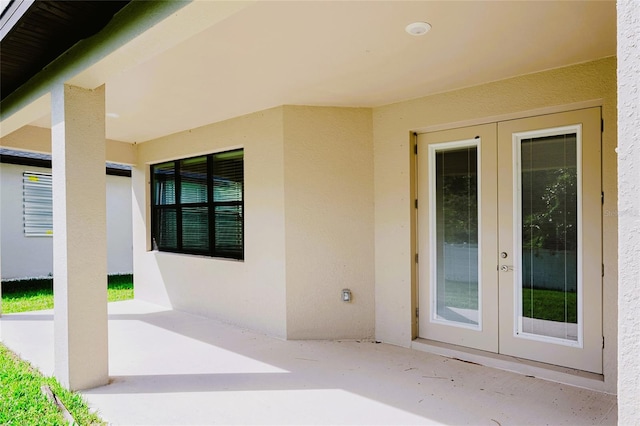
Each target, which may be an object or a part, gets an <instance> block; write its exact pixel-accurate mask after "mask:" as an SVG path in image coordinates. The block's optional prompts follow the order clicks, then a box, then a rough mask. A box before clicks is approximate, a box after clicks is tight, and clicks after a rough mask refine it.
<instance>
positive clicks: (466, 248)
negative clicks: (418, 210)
mask: <svg viewBox="0 0 640 426" xmlns="http://www.w3.org/2000/svg"><path fill="white" fill-rule="evenodd" d="M463 144H464V142H463ZM459 145H461V144H456V145H455V146H454V147H451V148H446V147H442V148H438V146H434V147H433V148H434V149H432V150H430V152H429V155H430V156H433V158H432V161H433V162H434V163H435V168H434V170H433V171H434V174H435V176H434V178H435V179H432V180H431V183H432V184H433V185H434V186H435V187H434V188H433V189H432V191H433V192H432V193H433V194H435V200H434V203H433V208H434V210H435V232H434V233H432V235H433V237H435V238H434V239H433V240H432V243H433V245H434V246H435V247H434V248H435V257H436V267H435V271H434V272H435V280H434V282H433V283H432V284H433V287H432V291H433V292H434V297H433V302H434V305H435V309H433V314H434V319H435V320H440V321H449V322H453V323H458V325H464V326H475V327H477V326H478V325H479V316H478V299H479V295H478V146H477V143H476V142H475V141H471V142H470V145H467V146H464V145H462V146H459Z"/></svg>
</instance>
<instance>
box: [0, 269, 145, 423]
mask: <svg viewBox="0 0 640 426" xmlns="http://www.w3.org/2000/svg"><path fill="white" fill-rule="evenodd" d="M107 297H108V300H109V302H116V301H119V300H127V299H133V279H132V277H131V275H112V276H109V284H108V288H107ZM42 309H53V283H52V280H51V279H38V280H23V281H9V282H3V283H2V312H3V313H5V314H11V313H16V312H27V311H40V310H42ZM0 424H1V423H0Z"/></svg>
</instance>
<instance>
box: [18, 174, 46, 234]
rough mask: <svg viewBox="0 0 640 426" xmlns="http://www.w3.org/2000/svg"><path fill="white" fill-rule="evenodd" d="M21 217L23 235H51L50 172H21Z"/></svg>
mask: <svg viewBox="0 0 640 426" xmlns="http://www.w3.org/2000/svg"><path fill="white" fill-rule="evenodd" d="M22 217H23V223H24V235H25V236H28V237H51V236H53V192H52V182H51V174H49V173H38V172H23V173H22Z"/></svg>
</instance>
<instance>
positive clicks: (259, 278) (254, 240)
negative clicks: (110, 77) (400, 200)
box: [133, 106, 374, 339]
mask: <svg viewBox="0 0 640 426" xmlns="http://www.w3.org/2000/svg"><path fill="white" fill-rule="evenodd" d="M237 147H242V148H244V155H245V157H244V170H245V259H244V261H242V262H237V261H232V260H224V259H215V258H210V257H203V256H190V255H181V254H173V253H160V252H154V251H150V245H149V231H148V228H149V227H148V226H147V224H148V221H149V214H148V203H149V191H148V183H149V176H148V168H149V164H152V163H157V162H161V161H165V160H169V159H176V158H184V157H190V156H194V155H198V154H202V153H209V152H215V151H221V150H228V149H233V148H237ZM137 151H138V162H139V163H138V166H137V167H135V168H134V172H133V187H134V191H133V193H134V196H133V197H134V202H133V205H134V213H133V214H134V218H133V228H134V253H135V254H134V272H135V282H136V297H137V298H140V299H143V300H148V301H152V302H155V303H160V304H163V305H167V306H172V307H174V308H175V309H180V310H185V311H189V312H195V313H198V314H203V315H207V316H210V317H214V318H220V319H223V320H225V321H227V322H231V323H234V324H239V325H242V326H246V327H250V328H253V329H258V330H261V331H264V332H266V333H269V334H273V335H276V336H280V337H283V338H289V339H302V338H305V339H309V338H316V339H320V338H366V337H372V336H373V324H374V312H373V309H374V299H373V294H374V278H373V235H374V233H373V223H374V222H373V154H372V132H371V110H370V109H358V108H322V107H299V106H284V107H279V108H274V109H270V110H267V111H263V112H259V113H255V114H251V115H248V116H244V117H240V118H236V119H232V120H228V121H224V122H221V123H216V124H211V125H208V126H204V127H201V128H198V129H193V130H190V131H186V132H182V133H178V134H175V135H171V136H167V137H164V138H160V139H157V140H153V141H149V142H145V143H143V144H139V145H137ZM343 288H350V289H351V290H352V292H353V296H354V297H353V302H352V303H344V302H342V301H341V299H340V295H341V290H342V289H343Z"/></svg>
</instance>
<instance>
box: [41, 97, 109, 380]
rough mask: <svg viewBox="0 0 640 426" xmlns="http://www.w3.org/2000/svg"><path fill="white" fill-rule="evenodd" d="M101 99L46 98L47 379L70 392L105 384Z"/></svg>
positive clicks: (104, 269)
mask: <svg viewBox="0 0 640 426" xmlns="http://www.w3.org/2000/svg"><path fill="white" fill-rule="evenodd" d="M104 93H105V91H104V86H101V87H99V88H97V89H95V90H87V89H82V88H79V87H74V86H69V85H59V86H57V87H55V88H54V90H53V91H52V92H51V118H52V122H51V150H52V175H53V282H54V289H53V291H54V338H55V347H54V351H55V353H54V355H55V375H56V377H57V378H58V380H59V381H60V382H61V383H62V384H63V385H64V386H66V387H68V388H69V389H72V390H79V389H87V388H92V387H96V386H101V385H105V384H107V381H108V379H109V357H108V335H107V331H108V330H107V232H106V228H107V225H106V223H107V220H106V216H107V214H106V177H105V101H104Z"/></svg>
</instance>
